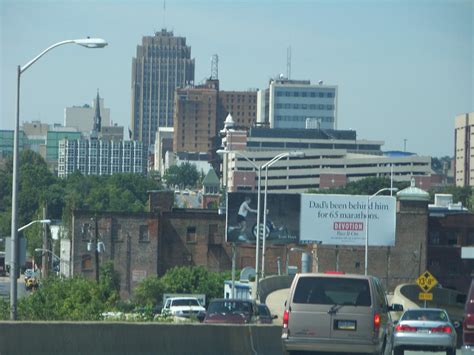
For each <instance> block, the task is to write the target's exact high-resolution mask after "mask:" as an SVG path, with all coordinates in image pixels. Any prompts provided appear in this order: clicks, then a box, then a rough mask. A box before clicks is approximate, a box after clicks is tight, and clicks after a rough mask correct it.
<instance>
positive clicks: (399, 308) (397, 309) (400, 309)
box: [388, 303, 403, 312]
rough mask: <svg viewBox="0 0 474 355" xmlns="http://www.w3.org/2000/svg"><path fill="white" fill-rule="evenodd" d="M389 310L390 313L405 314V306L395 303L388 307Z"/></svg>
mask: <svg viewBox="0 0 474 355" xmlns="http://www.w3.org/2000/svg"><path fill="white" fill-rule="evenodd" d="M388 310H389V311H390V312H403V306H402V305H401V304H398V303H394V304H392V305H390V307H388Z"/></svg>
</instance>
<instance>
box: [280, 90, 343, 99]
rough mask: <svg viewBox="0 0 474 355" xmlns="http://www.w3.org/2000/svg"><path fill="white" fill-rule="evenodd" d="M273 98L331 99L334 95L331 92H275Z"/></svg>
mask: <svg viewBox="0 0 474 355" xmlns="http://www.w3.org/2000/svg"><path fill="white" fill-rule="evenodd" d="M275 96H278V97H281V96H286V97H329V98H333V97H334V96H335V94H334V93H333V92H314V91H311V92H307V91H301V92H300V91H277V92H276V93H275Z"/></svg>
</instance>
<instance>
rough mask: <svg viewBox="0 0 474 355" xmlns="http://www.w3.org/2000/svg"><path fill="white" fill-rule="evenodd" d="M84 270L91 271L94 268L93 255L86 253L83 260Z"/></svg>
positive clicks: (82, 266)
mask: <svg viewBox="0 0 474 355" xmlns="http://www.w3.org/2000/svg"><path fill="white" fill-rule="evenodd" d="M81 268H82V271H91V270H92V256H90V255H88V254H84V255H83V256H82V260H81Z"/></svg>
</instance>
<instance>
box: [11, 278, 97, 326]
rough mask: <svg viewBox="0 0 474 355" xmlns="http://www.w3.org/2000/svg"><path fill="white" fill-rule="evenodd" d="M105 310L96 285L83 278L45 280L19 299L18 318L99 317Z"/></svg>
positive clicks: (79, 318) (80, 318) (82, 318)
mask: <svg viewBox="0 0 474 355" xmlns="http://www.w3.org/2000/svg"><path fill="white" fill-rule="evenodd" d="M105 309H106V307H105V302H104V301H103V299H102V298H101V293H100V289H99V285H97V284H96V283H95V282H94V281H93V280H89V279H85V278H82V277H73V278H66V279H60V278H58V277H50V278H47V279H44V280H43V282H42V284H41V286H40V287H39V288H38V290H36V291H35V292H32V293H31V294H30V295H29V296H28V297H23V298H21V299H20V300H19V302H18V318H19V319H20V320H75V321H78V320H99V319H100V318H101V313H102V312H104V310H105Z"/></svg>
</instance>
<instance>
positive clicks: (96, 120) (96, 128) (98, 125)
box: [91, 89, 102, 138]
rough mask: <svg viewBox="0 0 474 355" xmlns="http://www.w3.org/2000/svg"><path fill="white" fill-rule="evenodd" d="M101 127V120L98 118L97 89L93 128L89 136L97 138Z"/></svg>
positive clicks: (98, 102) (98, 97)
mask: <svg viewBox="0 0 474 355" xmlns="http://www.w3.org/2000/svg"><path fill="white" fill-rule="evenodd" d="M101 127H102V118H101V117H100V96H99V89H97V97H96V99H95V113H94V126H93V128H92V134H91V136H92V137H94V138H97V137H98V135H99V132H100V131H101V129H102V128H101Z"/></svg>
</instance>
